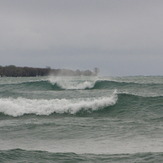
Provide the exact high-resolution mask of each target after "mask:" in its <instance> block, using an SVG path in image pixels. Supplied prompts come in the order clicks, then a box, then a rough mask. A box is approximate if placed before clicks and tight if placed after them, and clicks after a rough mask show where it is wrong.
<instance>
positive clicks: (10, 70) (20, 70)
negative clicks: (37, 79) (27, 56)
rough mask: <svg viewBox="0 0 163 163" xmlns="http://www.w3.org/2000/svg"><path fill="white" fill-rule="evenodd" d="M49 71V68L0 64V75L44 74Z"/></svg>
mask: <svg viewBox="0 0 163 163" xmlns="http://www.w3.org/2000/svg"><path fill="white" fill-rule="evenodd" d="M49 72H50V69H49V68H33V67H16V66H14V65H10V66H5V67H2V66H0V76H9V77H18V76H46V75H48V74H49Z"/></svg>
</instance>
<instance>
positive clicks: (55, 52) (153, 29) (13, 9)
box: [0, 0, 163, 76]
mask: <svg viewBox="0 0 163 163" xmlns="http://www.w3.org/2000/svg"><path fill="white" fill-rule="evenodd" d="M162 16H163V1H162V0H100V1H99V0H87V1H85V0H83V1H82V0H68V1H67V0H35V1H33V0H14V1H12V0H1V1H0V20H1V21H0V35H1V37H0V58H1V59H0V65H2V66H5V65H11V64H12V65H16V66H32V67H46V66H50V67H51V68H68V69H81V70H83V69H93V68H94V67H99V68H100V70H101V74H102V75H111V76H124V75H125V76H127V75H163V71H162V69H163V64H162V63H163V46H162V39H163V21H162Z"/></svg>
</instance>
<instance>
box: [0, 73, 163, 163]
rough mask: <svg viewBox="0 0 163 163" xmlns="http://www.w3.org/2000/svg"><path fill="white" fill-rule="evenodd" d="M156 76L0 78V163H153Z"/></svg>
mask: <svg viewBox="0 0 163 163" xmlns="http://www.w3.org/2000/svg"><path fill="white" fill-rule="evenodd" d="M162 135H163V77H162V76H131V77H84V76H79V77H68V76H67V77H61V76H46V77H16V78H15V77H2V78H0V162H12V163H14V162H15V163H17V162H102V163H105V162H106V163H108V162H113V163H123V162H124V163H132V162H133V163H135V162H138V163H152V162H155V163H160V162H162V161H163V137H162Z"/></svg>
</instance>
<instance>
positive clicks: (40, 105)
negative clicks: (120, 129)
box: [0, 92, 163, 119]
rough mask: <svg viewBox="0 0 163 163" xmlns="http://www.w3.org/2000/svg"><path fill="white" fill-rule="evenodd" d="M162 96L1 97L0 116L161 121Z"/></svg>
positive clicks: (162, 109) (162, 112)
mask: <svg viewBox="0 0 163 163" xmlns="http://www.w3.org/2000/svg"><path fill="white" fill-rule="evenodd" d="M162 101H163V96H158V97H142V96H136V95H131V94H117V93H116V92H114V93H113V95H111V96H108V97H99V98H83V99H50V100H45V99H25V98H16V99H14V98H1V99H0V113H1V114H0V117H1V118H2V117H4V116H6V115H7V116H12V117H19V116H26V115H37V116H50V115H53V116H54V115H55V116H59V115H62V116H69V115H73V116H95V117H98V116H109V117H120V118H128V117H130V118H147V119H148V118H152V119H162V115H163V103H162Z"/></svg>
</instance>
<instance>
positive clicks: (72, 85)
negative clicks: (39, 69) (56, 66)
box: [49, 76, 96, 89]
mask: <svg viewBox="0 0 163 163" xmlns="http://www.w3.org/2000/svg"><path fill="white" fill-rule="evenodd" d="M49 81H50V82H51V83H52V84H57V85H58V86H59V87H61V88H63V89H86V88H93V87H94V85H95V83H96V78H95V77H94V78H91V79H90V78H89V79H85V78H84V79H83V78H74V77H58V76H57V77H54V76H50V77H49Z"/></svg>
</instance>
